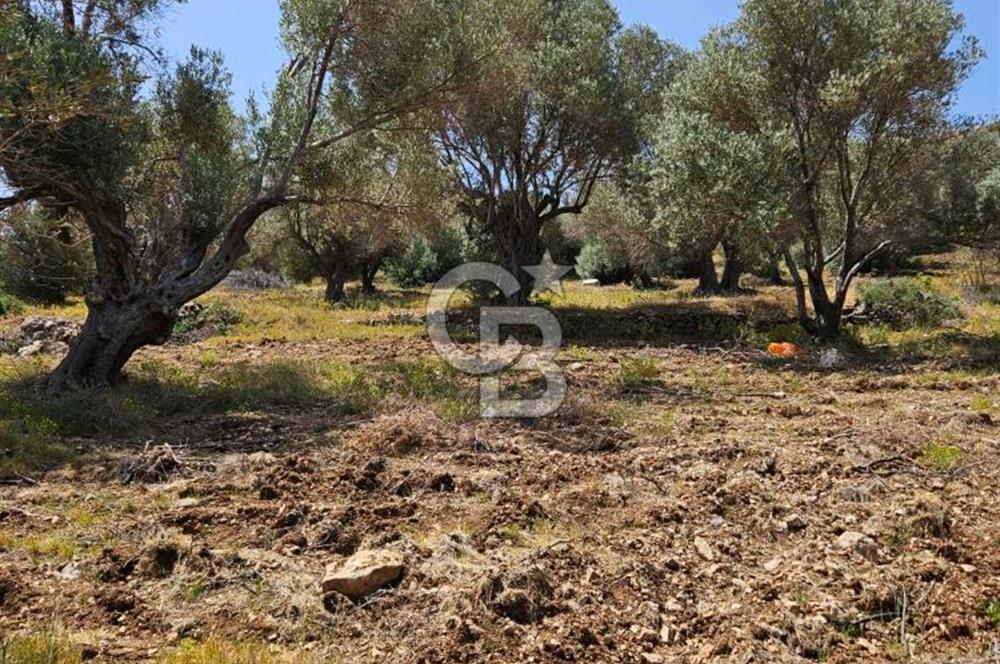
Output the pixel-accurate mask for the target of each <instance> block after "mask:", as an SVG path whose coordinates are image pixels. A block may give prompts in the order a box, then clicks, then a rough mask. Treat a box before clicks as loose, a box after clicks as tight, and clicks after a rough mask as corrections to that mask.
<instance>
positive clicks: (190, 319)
mask: <svg viewBox="0 0 1000 664" xmlns="http://www.w3.org/2000/svg"><path fill="white" fill-rule="evenodd" d="M243 320H244V317H243V313H242V312H241V311H240V310H239V309H236V308H234V307H231V306H229V305H228V304H225V303H223V302H212V303H211V304H209V305H208V306H203V305H201V304H199V303H191V304H188V305H186V306H185V307H184V308H183V309H181V313H180V316H179V317H178V319H177V323H176V325H174V334H176V335H178V336H184V335H187V334H191V333H192V332H198V331H205V332H207V333H209V334H220V335H226V334H229V331H230V330H231V329H232V328H233V327H234V326H235V325H238V324H240V323H242V322H243Z"/></svg>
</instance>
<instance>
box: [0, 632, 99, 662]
mask: <svg viewBox="0 0 1000 664" xmlns="http://www.w3.org/2000/svg"><path fill="white" fill-rule="evenodd" d="M82 659H83V655H82V653H81V651H80V649H79V648H77V647H75V646H73V645H72V644H70V643H69V642H68V641H67V640H66V639H64V638H62V637H61V636H59V635H58V634H56V633H55V632H43V633H39V634H28V635H21V634H11V635H0V664H79V662H81V661H82Z"/></svg>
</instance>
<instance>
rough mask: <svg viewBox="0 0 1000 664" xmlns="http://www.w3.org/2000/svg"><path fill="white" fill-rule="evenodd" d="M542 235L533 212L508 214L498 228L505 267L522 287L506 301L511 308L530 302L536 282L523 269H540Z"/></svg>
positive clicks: (523, 211)
mask: <svg viewBox="0 0 1000 664" xmlns="http://www.w3.org/2000/svg"><path fill="white" fill-rule="evenodd" d="M540 231H541V226H540V224H539V223H538V220H537V219H536V218H535V214H534V211H532V210H530V209H528V210H522V211H521V212H520V213H519V214H517V213H514V214H509V216H508V217H507V218H506V219H503V220H502V221H501V224H500V226H499V227H498V233H497V235H498V239H499V240H500V249H501V252H502V256H503V258H502V260H503V267H504V268H505V269H507V270H508V271H510V273H511V274H512V275H514V277H515V278H516V279H517V282H518V283H519V284H520V285H521V289H520V290H519V291H518V292H516V293H514V294H513V295H512V296H510V297H508V298H507V302H508V304H510V305H511V306H526V305H527V304H528V303H529V301H530V299H531V291H532V289H533V288H534V278H533V277H532V276H531V275H530V274H529V273H528V272H526V271H525V270H524V269H523V267H524V266H525V265H537V264H538V263H539V262H540V261H541V258H542V256H541V248H540V243H539V236H540Z"/></svg>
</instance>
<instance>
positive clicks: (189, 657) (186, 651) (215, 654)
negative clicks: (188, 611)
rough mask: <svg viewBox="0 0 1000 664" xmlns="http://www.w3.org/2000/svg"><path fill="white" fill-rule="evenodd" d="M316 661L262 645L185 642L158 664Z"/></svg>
mask: <svg viewBox="0 0 1000 664" xmlns="http://www.w3.org/2000/svg"><path fill="white" fill-rule="evenodd" d="M316 661H318V660H317V659H315V658H313V657H312V656H310V655H303V654H302V653H297V654H294V655H293V654H291V653H275V652H272V651H271V650H270V649H269V648H268V646H267V645H265V644H263V643H252V642H249V641H247V642H235V641H225V640H222V639H209V640H207V641H193V640H190V639H185V640H184V641H182V642H181V643H180V645H179V646H178V647H177V649H176V650H174V651H173V652H170V653H168V654H166V655H164V656H163V657H161V658H160V659H159V660H157V664H292V663H293V662H294V663H296V664H309V663H310V662H316Z"/></svg>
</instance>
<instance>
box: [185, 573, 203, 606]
mask: <svg viewBox="0 0 1000 664" xmlns="http://www.w3.org/2000/svg"><path fill="white" fill-rule="evenodd" d="M207 590H208V583H207V582H206V581H205V579H204V578H197V579H195V580H194V581H193V582H192V583H191V585H190V586H188V587H187V590H186V591H185V592H184V595H185V596H186V597H187V599H188V601H190V602H194V601H196V600H197V599H198V598H199V597H201V596H202V595H204V594H205V592H206V591H207Z"/></svg>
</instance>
